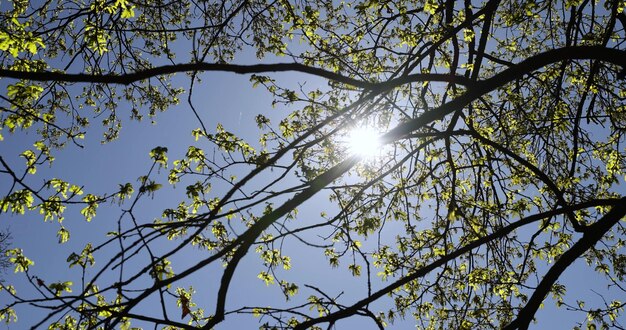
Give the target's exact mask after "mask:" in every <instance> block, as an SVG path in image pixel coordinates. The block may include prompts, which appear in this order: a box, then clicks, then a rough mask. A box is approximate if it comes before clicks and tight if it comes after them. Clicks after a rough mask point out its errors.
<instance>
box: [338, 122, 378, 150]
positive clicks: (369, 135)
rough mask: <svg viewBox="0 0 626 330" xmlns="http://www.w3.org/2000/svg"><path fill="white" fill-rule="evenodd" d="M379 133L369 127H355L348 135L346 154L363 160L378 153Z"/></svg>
mask: <svg viewBox="0 0 626 330" xmlns="http://www.w3.org/2000/svg"><path fill="white" fill-rule="evenodd" d="M379 135H380V133H379V132H378V131H377V130H375V129H374V128H371V127H357V128H355V129H353V130H352V131H350V132H349V133H348V137H347V140H346V145H347V147H348V152H349V153H350V154H352V155H358V156H361V157H363V158H370V157H374V156H376V155H378V154H379V153H380V147H381V144H380V139H379Z"/></svg>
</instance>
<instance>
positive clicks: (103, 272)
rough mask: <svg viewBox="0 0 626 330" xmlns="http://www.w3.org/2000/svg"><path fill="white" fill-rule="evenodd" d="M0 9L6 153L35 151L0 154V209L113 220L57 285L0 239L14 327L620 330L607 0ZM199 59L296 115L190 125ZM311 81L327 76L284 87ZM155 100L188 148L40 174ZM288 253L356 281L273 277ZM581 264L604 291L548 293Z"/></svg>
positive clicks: (622, 266)
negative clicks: (28, 144) (86, 176)
mask: <svg viewBox="0 0 626 330" xmlns="http://www.w3.org/2000/svg"><path fill="white" fill-rule="evenodd" d="M11 4H12V7H11V8H6V5H5V6H3V7H2V10H3V11H2V14H1V15H2V19H1V20H0V27H1V28H0V50H2V52H1V53H0V58H1V60H0V61H1V65H2V67H1V68H0V77H2V88H6V92H5V93H4V95H2V96H1V98H2V108H0V111H1V112H0V116H1V122H2V124H1V128H2V130H3V132H2V134H3V137H4V139H5V141H4V142H2V143H8V142H7V141H9V140H11V139H12V138H13V137H14V135H15V136H18V135H19V133H20V132H29V133H30V134H36V136H37V141H36V143H35V144H34V149H33V148H31V149H29V150H25V151H23V152H22V153H21V154H20V156H19V157H21V159H22V163H18V162H17V161H16V159H15V158H11V159H10V158H9V157H10V155H9V154H8V152H7V153H5V151H3V152H2V155H0V164H1V167H0V171H1V173H2V174H3V180H5V181H6V182H9V185H8V186H9V188H8V190H7V189H3V190H5V191H6V192H5V191H3V194H4V195H3V196H2V200H1V201H0V205H1V206H2V207H1V212H2V213H5V214H7V213H13V214H17V215H20V214H24V215H29V214H37V213H39V214H41V215H42V217H43V220H45V221H55V222H57V223H58V228H59V229H58V232H57V236H58V237H57V238H58V241H59V244H69V243H67V242H68V241H69V238H70V236H69V235H70V229H71V228H69V227H70V226H69V225H67V224H66V223H65V222H62V221H63V220H64V217H65V215H66V214H73V215H74V216H75V215H76V214H78V212H80V214H82V216H83V217H84V218H85V219H86V220H88V221H89V220H91V219H94V218H97V217H96V215H97V214H100V213H101V212H103V211H102V209H103V208H105V207H108V208H118V213H117V214H118V216H119V218H118V220H117V222H116V224H115V225H113V226H112V227H111V229H110V230H109V231H108V233H107V232H103V233H102V234H103V235H102V236H100V237H97V238H95V237H94V238H91V237H90V238H89V240H91V241H93V242H89V243H88V244H86V246H84V248H82V249H79V250H77V251H76V252H73V253H71V254H70V255H69V257H68V258H67V263H68V266H69V267H70V268H71V270H72V271H75V272H76V274H75V275H74V277H71V278H67V279H63V280H61V281H59V282H51V281H50V280H48V279H47V278H46V277H45V276H44V275H45V274H44V273H43V272H42V271H41V270H39V271H37V270H36V267H35V266H33V262H35V263H36V262H37V260H36V259H35V258H34V257H31V256H29V255H26V254H25V252H24V251H23V250H22V249H20V248H14V249H10V250H8V251H7V256H8V257H9V258H10V261H11V263H12V264H13V265H14V267H15V271H16V272H18V273H23V275H24V276H25V278H26V279H27V281H28V282H29V283H30V285H31V287H30V288H21V287H16V286H13V285H12V283H6V284H3V286H2V288H3V289H4V291H3V294H4V295H5V296H6V297H7V299H5V298H3V299H2V301H3V302H6V303H5V305H4V307H3V309H1V310H0V318H2V319H4V320H6V321H7V322H12V321H15V320H16V314H17V312H16V311H17V310H19V309H20V308H23V306H26V305H30V306H31V307H29V308H32V309H37V308H40V309H42V310H44V311H45V313H44V314H43V316H42V318H41V319H39V320H33V324H32V326H34V327H42V326H44V325H48V326H49V327H50V328H51V329H65V328H72V329H73V328H114V327H117V326H119V327H121V328H128V327H129V326H130V325H131V324H133V325H137V324H140V325H143V324H153V325H154V326H155V327H156V326H163V327H164V328H167V329H174V328H182V329H187V328H189V329H191V328H203V329H210V328H213V327H216V328H219V327H220V324H222V322H227V321H228V320H230V319H233V318H246V317H257V318H259V325H260V326H261V328H267V329H270V328H290V329H291V328H294V329H306V328H315V327H325V326H327V327H328V328H333V326H335V325H336V327H338V328H340V327H341V325H342V324H347V323H343V322H349V321H346V320H349V319H355V318H366V319H368V320H369V322H371V324H369V325H370V326H376V327H378V328H384V327H385V326H386V325H389V326H390V325H393V324H394V323H395V322H402V320H403V319H408V320H409V321H410V322H412V323H415V324H416V325H417V326H418V327H422V328H433V329H434V328H461V329H482V328H505V329H526V328H528V327H529V326H530V325H531V322H532V321H533V319H534V318H535V316H536V315H537V311H538V310H539V308H540V307H541V306H543V305H553V304H556V305H557V306H558V307H560V311H561V312H563V313H568V312H571V313H574V316H573V320H574V321H573V322H572V325H573V326H578V327H581V326H587V327H590V328H591V327H595V326H596V325H597V326H602V327H615V328H620V327H624V325H623V322H624V320H623V316H622V313H623V309H624V302H623V301H620V300H619V294H622V295H623V292H624V288H625V287H626V286H625V285H626V284H625V283H624V275H625V274H626V256H625V254H624V242H626V241H625V237H626V236H625V228H624V222H623V221H622V220H623V219H624V216H625V215H626V192H625V191H624V189H623V188H622V187H620V186H619V184H620V183H623V181H624V170H625V168H626V149H624V147H623V143H624V134H625V133H626V130H625V128H624V127H626V126H625V125H626V103H625V102H624V100H625V98H626V84H625V83H624V76H625V72H626V50H625V49H624V41H625V40H626V39H625V38H626V31H625V27H626V14H625V13H624V7H625V6H626V3H625V2H624V1H606V2H603V3H599V2H596V1H588V0H581V1H576V0H573V1H504V0H501V1H499V0H489V1H465V2H457V1H451V0H446V1H443V0H416V1H404V0H394V1H386V0H385V1H373V0H364V1H360V2H355V3H352V2H339V1H319V0H316V1H309V0H302V1H288V0H276V1H265V0H244V1H228V0H224V1H221V2H207V1H189V2H187V1H171V2H168V1H152V2H145V3H142V2H137V1H132V0H116V1H105V0H95V1H92V2H89V3H87V4H84V3H82V2H78V1H76V2H74V1H59V2H55V1H49V2H44V3H42V4H36V3H29V2H28V1H21V0H20V1H18V0H15V1H13V2H12V3H11ZM250 54H255V55H256V59H250V56H249V55H250ZM217 71H222V72H227V73H233V74H245V75H249V77H250V81H251V83H252V84H253V85H254V86H257V87H260V88H264V89H266V90H267V93H269V94H270V95H271V96H272V98H273V103H272V105H273V106H275V107H277V108H279V109H283V110H289V111H291V113H290V114H288V115H285V116H282V117H278V118H277V115H275V114H269V113H267V112H264V111H261V113H259V114H258V115H257V116H256V125H257V126H258V136H257V138H256V139H250V138H244V137H243V136H242V134H244V133H242V132H235V131H233V130H229V128H227V127H225V126H224V125H222V124H212V125H211V126H209V125H207V124H206V123H205V121H206V120H203V112H205V111H206V108H207V105H206V104H204V103H202V102H200V101H199V98H198V95H197V94H194V91H197V90H198V89H199V88H200V87H198V85H199V83H200V81H201V80H204V81H206V80H208V81H211V79H212V77H214V76H215V72H217ZM279 72H288V75H285V74H282V75H279V74H277V73H279ZM285 77H289V79H285ZM316 79H317V80H319V79H324V80H325V81H327V84H326V85H321V86H313V87H311V86H310V85H307V84H304V82H305V81H307V80H316ZM293 80H298V81H300V84H294V83H293ZM183 95H184V96H183ZM183 97H185V98H186V102H181V99H182V98H183ZM179 103H180V105H179ZM171 107H185V108H186V109H187V111H191V112H193V113H194V114H195V116H196V117H197V124H196V125H197V126H198V128H197V129H194V130H193V131H192V135H193V137H194V138H195V141H190V142H189V143H192V145H191V146H189V147H188V148H187V149H186V150H185V153H184V157H182V158H180V159H177V160H174V161H171V160H170V159H169V157H171V155H172V152H173V150H170V149H168V148H166V147H164V146H153V147H154V148H153V149H152V151H151V152H150V154H149V157H150V159H151V162H152V165H151V167H150V168H149V169H148V171H147V173H144V174H143V175H141V176H139V179H138V183H135V184H133V183H124V182H122V183H121V184H119V189H117V190H116V191H109V192H94V191H91V192H88V191H84V190H85V189H84V187H83V186H84V184H85V183H82V182H69V181H67V180H64V179H62V178H57V177H45V173H44V174H39V172H38V171H37V169H38V168H42V166H43V165H44V164H50V166H53V164H54V163H53V160H54V159H55V158H54V157H55V155H56V154H57V153H58V152H59V150H60V149H63V148H65V149H68V148H79V147H81V146H82V145H83V142H81V141H82V139H86V136H91V135H90V134H95V132H97V131H98V129H99V128H98V127H97V125H94V126H96V127H92V126H90V125H93V124H92V123H91V119H92V118H98V120H102V124H103V126H102V127H103V128H104V130H103V139H102V140H103V142H111V141H113V140H115V139H116V138H117V137H118V135H119V132H120V130H121V129H122V124H124V123H128V122H129V121H130V120H137V121H142V120H143V119H144V118H145V117H146V116H147V117H148V118H150V119H151V120H157V121H158V118H159V116H160V113H161V112H163V111H165V110H167V109H168V108H171ZM128 109H130V110H128ZM128 117H130V119H128ZM101 118H103V119H101ZM213 126H215V127H216V128H212V127H213ZM358 128H369V129H372V130H375V131H376V132H379V134H380V137H379V138H378V142H376V143H380V145H379V146H374V145H371V146H370V148H371V149H376V153H375V155H374V156H364V155H362V154H359V153H356V152H354V150H352V149H350V148H349V146H348V145H349V143H346V141H347V140H349V136H350V134H351V132H352V131H354V130H356V129H358ZM94 131H95V132H94ZM370 143H374V142H370ZM85 144H86V142H85ZM88 147H89V146H88ZM140 174H141V173H137V175H140ZM42 177H43V184H42V183H41V182H42ZM109 180H116V178H110V179H109ZM167 186H175V187H176V188H177V189H174V190H172V189H171V188H169V187H167ZM181 187H182V189H181ZM183 190H184V191H183ZM165 191H171V192H173V193H175V194H177V196H178V198H179V200H178V201H176V202H171V201H168V203H167V205H166V206H165V207H164V209H163V210H162V212H160V213H161V215H160V216H159V217H158V218H157V219H156V220H153V219H152V218H151V216H150V211H151V210H148V208H147V207H142V205H145V204H147V203H148V204H149V203H150V198H155V199H158V198H159V195H160V194H165ZM168 196H169V195H168ZM322 199H323V200H325V201H324V202H322ZM311 200H314V201H315V203H318V204H317V205H318V206H320V205H321V206H322V207H316V209H317V210H316V211H314V210H313V209H311V208H310V207H309V208H307V205H308V204H307V201H309V202H310V201H311ZM159 206H162V204H159ZM320 208H321V209H323V211H322V212H321V214H320ZM305 209H306V213H304V212H303V210H305ZM299 211H300V212H299ZM90 225H91V224H90ZM105 235H107V236H105ZM72 240H74V238H72ZM189 254H191V255H193V258H192V260H193V262H190V261H189V260H188V259H185V258H184V257H183V256H189ZM252 255H256V256H257V257H260V263H261V265H259V266H258V267H257V270H258V272H257V273H254V274H252V277H253V278H257V277H258V282H259V283H258V284H260V285H261V286H264V285H268V286H269V287H270V289H271V290H274V292H281V293H282V294H283V295H284V299H274V298H271V299H269V298H268V300H267V301H266V302H264V303H263V304H262V305H258V306H250V305H239V306H233V305H232V304H231V303H230V302H229V301H232V298H233V297H232V294H229V292H232V290H233V287H236V286H238V285H241V284H242V283H243V282H237V279H236V276H237V274H240V273H241V272H242V267H243V266H242V263H243V262H245V260H249V259H253V258H255V257H254V256H252ZM292 255H298V256H299V257H298V258H303V256H306V255H310V256H324V257H325V258H326V260H327V263H325V264H323V265H322V264H320V265H317V267H328V270H327V272H328V273H329V274H331V273H332V274H338V273H342V272H343V273H348V274H349V275H351V276H354V281H356V282H357V283H359V285H361V286H362V287H361V288H362V290H361V291H359V292H358V293H348V294H346V295H342V294H341V292H342V289H341V287H337V286H333V285H332V283H331V284H329V285H328V286H327V287H318V286H315V285H311V284H310V283H307V282H306V281H305V280H302V279H299V278H298V277H290V275H289V274H290V271H289V268H290V265H291V264H292V263H295V262H296V261H297V260H300V259H295V257H294V258H293V260H292V258H291V257H290V256H292ZM312 258H313V257H312ZM64 259H65V258H64ZM577 260H580V261H583V262H578V263H576V265H577V266H576V267H580V269H583V270H582V271H584V272H586V274H592V275H589V276H592V277H590V279H592V280H590V281H588V282H594V283H596V284H601V285H606V286H608V288H609V290H607V292H603V293H601V294H603V299H602V300H600V302H597V301H595V300H594V299H592V298H590V297H589V296H583V297H577V298H571V297H570V296H569V295H568V293H567V289H571V286H570V287H568V286H567V285H565V284H563V283H565V282H567V275H568V273H566V271H567V270H571V269H572V267H575V265H574V263H575V262H576V261H577ZM216 265H217V267H216ZM220 266H222V267H220ZM246 269H247V268H246ZM112 274H114V275H112ZM247 275H250V274H247ZM241 276H243V275H241ZM50 277H52V276H50ZM192 278H193V279H194V280H193V283H192V284H193V287H194V288H195V289H194V288H190V287H189V286H188V285H187V284H188V281H189V280H190V279H192ZM218 278H219V280H216V279H218ZM245 278H250V276H248V277H245ZM199 279H211V280H212V281H213V282H215V283H214V284H216V285H217V287H216V288H214V289H206V288H205V289H200V288H202V286H203V285H206V283H203V282H204V281H208V280H204V281H202V280H199ZM584 284H589V283H584ZM579 285H581V283H579ZM268 297H270V296H268ZM271 297H273V296H271ZM155 306H157V307H155ZM24 308H25V307H24ZM178 313H180V315H181V317H178V315H175V314H178ZM174 315H175V316H174ZM568 317H569V316H568Z"/></svg>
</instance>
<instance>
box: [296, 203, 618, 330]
mask: <svg viewBox="0 0 626 330" xmlns="http://www.w3.org/2000/svg"><path fill="white" fill-rule="evenodd" d="M620 203H621V204H620ZM606 204H611V205H615V207H614V208H613V209H612V210H611V212H609V213H612V212H613V210H617V209H620V210H621V211H622V212H623V213H626V197H624V198H622V199H614V200H599V201H589V202H585V203H580V204H576V205H573V206H569V207H566V208H560V209H555V210H550V211H547V212H543V213H538V214H534V215H531V216H528V217H526V218H523V219H520V220H518V221H516V222H514V223H512V224H510V225H508V226H506V227H503V228H501V229H499V230H497V231H495V232H493V233H491V234H489V235H487V236H483V237H481V238H479V239H477V240H475V241H473V242H471V243H469V244H467V245H465V246H463V247H461V248H459V249H457V250H456V251H454V252H452V253H450V254H448V255H445V256H443V257H441V258H439V259H437V260H435V261H433V262H432V263H430V264H428V265H426V266H424V267H422V268H419V269H416V270H415V272H414V273H411V274H409V275H407V276H405V277H403V278H401V279H399V280H397V281H396V282H394V283H391V284H389V285H388V286H386V287H384V288H382V289H380V290H379V291H377V292H374V293H373V294H372V295H370V296H368V297H366V298H364V299H362V300H361V301H358V302H356V303H355V304H354V305H352V306H350V307H348V308H346V309H342V310H340V311H337V312H334V313H331V314H328V315H326V316H322V317H319V318H315V319H311V320H308V321H305V322H302V323H300V324H299V325H298V326H296V327H295V328H294V329H295V330H298V329H301V330H303V329H308V328H309V327H311V326H313V325H315V324H319V323H323V322H335V321H337V320H340V319H344V318H347V317H350V316H352V315H354V314H355V313H356V312H357V311H358V310H359V309H361V308H363V307H364V306H367V305H368V304H370V303H372V302H373V301H375V300H377V299H379V298H381V297H383V296H385V295H387V294H388V293H390V292H393V290H395V289H397V288H399V287H401V286H403V285H405V284H407V283H409V282H411V281H414V280H416V279H418V278H421V277H424V276H425V275H427V274H428V273H430V272H431V271H433V270H435V269H437V268H439V267H441V266H443V265H445V264H446V263H448V262H449V261H451V260H454V259H456V258H458V257H460V256H461V255H463V254H465V253H468V252H470V251H471V250H473V249H475V248H478V247H480V246H482V245H484V244H487V243H489V242H491V241H493V240H495V239H498V238H501V237H504V236H506V235H508V234H510V233H511V232H512V231H513V230H515V229H517V228H519V227H522V226H524V225H527V224H530V223H533V222H536V221H539V220H541V219H545V218H548V217H552V216H556V215H560V214H564V213H567V212H573V211H576V210H581V209H585V208H588V207H593V206H597V205H606ZM608 215H609V214H607V216H608ZM607 216H605V218H606V217H607ZM603 219H604V218H603ZM617 220H618V221H619V218H618V219H617ZM601 221H602V220H601ZM613 224H614V223H613ZM611 225H612V224H611ZM609 228H610V227H609ZM607 230H608V229H607ZM596 231H598V230H593V232H596ZM603 233H604V232H603ZM583 237H584V236H583ZM600 237H601V235H600ZM557 277H558V276H557ZM541 300H543V298H542V299H541Z"/></svg>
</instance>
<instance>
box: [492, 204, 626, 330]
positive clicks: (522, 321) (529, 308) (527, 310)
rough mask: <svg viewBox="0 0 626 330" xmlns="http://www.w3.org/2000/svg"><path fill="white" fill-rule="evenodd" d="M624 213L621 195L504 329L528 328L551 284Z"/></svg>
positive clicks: (560, 260)
mask: <svg viewBox="0 0 626 330" xmlns="http://www.w3.org/2000/svg"><path fill="white" fill-rule="evenodd" d="M625 215H626V197H622V198H621V199H619V201H618V202H617V203H616V204H615V206H613V208H612V209H611V211H609V212H608V213H607V214H605V215H604V216H603V217H602V218H601V219H600V220H598V221H597V222H596V223H594V224H593V225H591V226H589V227H588V229H587V230H586V231H585V233H584V234H583V237H582V238H581V239H580V240H578V242H576V244H574V245H573V246H572V248H571V249H569V250H567V251H566V252H565V253H563V255H561V257H559V259H558V260H557V261H556V262H555V263H554V265H553V266H552V267H550V270H548V272H547V273H546V275H545V276H544V277H543V279H542V280H541V282H540V283H539V286H537V288H536V289H535V291H534V292H533V295H532V296H531V297H530V299H529V300H528V303H526V306H524V308H522V310H520V312H519V313H518V314H517V318H516V319H515V320H513V321H512V322H511V323H509V324H508V325H507V326H506V327H504V328H503V329H504V330H513V329H520V330H522V329H524V330H525V329H528V326H529V324H530V322H531V321H532V320H533V318H534V316H535V313H536V312H537V310H538V309H539V306H540V305H541V303H542V302H543V299H544V298H545V297H546V295H547V294H548V293H549V292H550V289H551V288H552V285H553V284H554V283H555V282H556V281H557V280H558V279H559V277H560V276H561V274H562V273H563V272H564V271H565V270H566V269H567V268H568V267H569V266H570V265H571V264H572V263H573V262H574V261H575V260H576V259H578V258H579V257H580V256H581V255H583V253H585V252H587V250H589V249H590V248H592V247H593V246H594V245H595V244H596V243H597V242H598V241H599V240H600V239H602V237H603V236H604V234H606V233H607V232H608V231H609V230H610V229H611V228H612V227H613V226H614V225H615V224H616V223H618V222H619V221H620V220H621V219H622V218H623V217H624V216H625Z"/></svg>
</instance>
